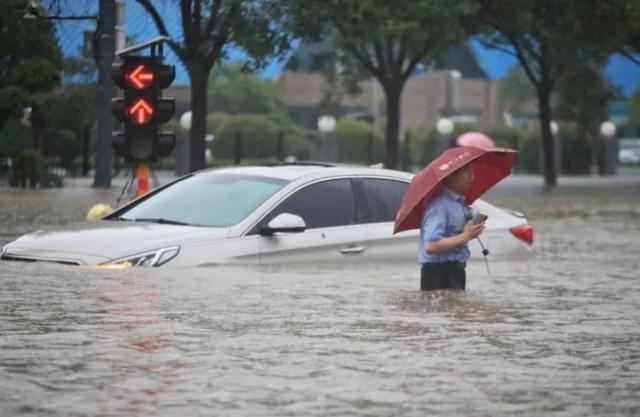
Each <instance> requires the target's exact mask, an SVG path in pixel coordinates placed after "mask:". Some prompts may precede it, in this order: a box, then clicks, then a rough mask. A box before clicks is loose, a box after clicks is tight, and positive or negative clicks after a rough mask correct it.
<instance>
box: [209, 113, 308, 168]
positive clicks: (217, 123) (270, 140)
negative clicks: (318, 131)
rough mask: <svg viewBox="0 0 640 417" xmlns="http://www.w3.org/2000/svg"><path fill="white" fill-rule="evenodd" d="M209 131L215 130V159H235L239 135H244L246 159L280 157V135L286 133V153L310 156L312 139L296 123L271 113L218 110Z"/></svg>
mask: <svg viewBox="0 0 640 417" xmlns="http://www.w3.org/2000/svg"><path fill="white" fill-rule="evenodd" d="M208 126H209V127H210V129H208V130H209V131H213V132H214V134H215V139H214V141H213V148H212V153H213V157H214V159H229V160H233V159H234V155H235V146H236V137H239V138H240V139H241V149H242V153H241V155H242V159H256V160H268V159H275V158H277V154H278V138H279V136H280V135H281V134H282V135H283V137H284V143H283V145H284V155H285V156H288V155H293V156H295V157H296V158H298V159H309V156H310V154H311V143H310V142H309V141H307V140H305V139H304V138H303V137H302V135H301V133H300V132H299V131H297V130H296V129H294V128H293V127H292V126H282V125H281V124H278V123H276V122H275V121H274V120H272V119H270V118H269V117H267V116H262V115H253V114H240V115H233V116H232V115H224V114H220V113H217V114H214V115H212V116H211V117H209V119H208Z"/></svg>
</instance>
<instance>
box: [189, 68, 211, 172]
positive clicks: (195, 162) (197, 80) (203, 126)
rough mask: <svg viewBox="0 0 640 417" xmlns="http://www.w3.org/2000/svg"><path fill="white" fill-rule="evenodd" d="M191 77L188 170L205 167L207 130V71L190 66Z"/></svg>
mask: <svg viewBox="0 0 640 417" xmlns="http://www.w3.org/2000/svg"><path fill="white" fill-rule="evenodd" d="M189 76H190V77H191V131H190V138H189V143H190V145H189V164H188V168H187V169H188V171H189V172H193V171H197V170H199V169H203V168H205V166H206V165H205V140H204V136H205V134H206V131H207V84H208V82H209V71H208V70H206V69H204V68H197V67H196V68H192V69H191V70H190V71H189Z"/></svg>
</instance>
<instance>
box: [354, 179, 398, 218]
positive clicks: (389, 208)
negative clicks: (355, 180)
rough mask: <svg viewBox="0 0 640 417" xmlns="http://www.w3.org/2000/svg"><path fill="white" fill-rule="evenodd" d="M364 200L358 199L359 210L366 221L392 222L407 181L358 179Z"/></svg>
mask: <svg viewBox="0 0 640 417" xmlns="http://www.w3.org/2000/svg"><path fill="white" fill-rule="evenodd" d="M359 184H360V187H361V191H362V193H363V194H364V202H361V201H359V203H364V204H359V206H360V207H359V208H360V209H359V212H360V213H361V215H362V216H364V221H365V222H366V223H380V222H392V221H394V220H395V218H396V213H397V212H398V209H399V208H400V202H401V201H402V197H403V196H404V194H405V192H406V191H407V187H408V186H409V184H408V183H406V182H403V181H395V180H387V179H381V178H363V179H360V180H359Z"/></svg>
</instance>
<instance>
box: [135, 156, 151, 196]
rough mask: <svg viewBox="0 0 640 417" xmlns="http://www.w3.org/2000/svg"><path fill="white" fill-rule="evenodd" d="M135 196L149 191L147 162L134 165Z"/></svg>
mask: <svg viewBox="0 0 640 417" xmlns="http://www.w3.org/2000/svg"><path fill="white" fill-rule="evenodd" d="M136 184H137V186H136V197H141V196H143V195H145V194H146V193H148V192H149V164H138V165H137V166H136Z"/></svg>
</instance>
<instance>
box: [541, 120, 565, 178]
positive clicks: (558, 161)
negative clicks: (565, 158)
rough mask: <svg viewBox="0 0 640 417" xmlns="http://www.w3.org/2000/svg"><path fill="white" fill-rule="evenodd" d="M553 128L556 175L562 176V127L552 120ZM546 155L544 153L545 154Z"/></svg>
mask: <svg viewBox="0 0 640 417" xmlns="http://www.w3.org/2000/svg"><path fill="white" fill-rule="evenodd" d="M550 127H551V136H553V150H554V152H553V154H554V155H555V160H554V161H553V162H554V163H555V165H556V175H560V173H561V172H562V143H561V142H560V135H558V133H560V126H558V123H557V122H556V121H555V120H552V121H551V123H550ZM543 155H544V152H543Z"/></svg>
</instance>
